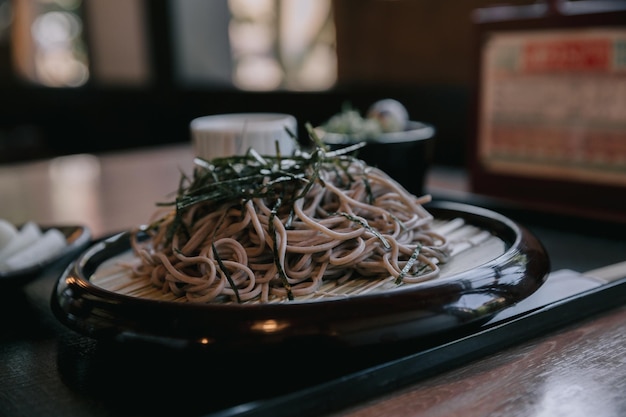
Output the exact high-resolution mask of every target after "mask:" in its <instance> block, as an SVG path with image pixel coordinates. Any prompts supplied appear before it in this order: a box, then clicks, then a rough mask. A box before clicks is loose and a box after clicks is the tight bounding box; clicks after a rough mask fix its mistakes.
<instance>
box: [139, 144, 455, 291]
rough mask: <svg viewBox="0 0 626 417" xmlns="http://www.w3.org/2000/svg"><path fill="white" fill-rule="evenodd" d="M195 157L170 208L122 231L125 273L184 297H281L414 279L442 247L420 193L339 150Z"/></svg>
mask: <svg viewBox="0 0 626 417" xmlns="http://www.w3.org/2000/svg"><path fill="white" fill-rule="evenodd" d="M196 162H197V166H196V168H195V169H194V176H193V179H189V178H186V177H184V178H183V179H184V181H182V182H181V188H180V190H179V192H178V197H177V199H176V202H175V203H172V204H175V208H174V209H172V208H171V207H169V208H163V207H162V208H161V209H159V210H157V211H156V212H155V214H154V218H153V221H152V222H151V223H150V225H149V226H146V227H143V228H138V229H137V230H134V231H133V234H132V236H133V238H132V239H131V242H132V248H133V251H134V252H135V254H136V255H137V257H138V258H139V259H140V260H141V262H140V263H139V264H138V265H136V266H135V267H134V274H136V276H137V277H138V278H140V279H146V280H149V281H150V282H151V283H152V285H155V286H157V287H160V288H162V290H163V291H164V292H171V293H173V294H174V295H175V296H179V297H186V299H187V300H188V301H190V302H198V303H208V302H248V301H252V300H254V301H257V302H264V303H265V302H270V301H276V300H280V301H284V300H293V299H297V297H301V296H305V295H309V294H316V293H318V292H320V288H321V287H322V284H323V283H327V282H328V281H330V280H334V281H336V282H337V284H338V285H341V284H343V283H345V282H347V281H348V280H353V279H367V280H388V281H390V282H392V283H395V285H408V284H414V283H418V282H422V281H425V280H431V279H434V278H436V277H437V276H438V274H439V266H438V264H439V263H441V262H445V261H446V259H447V257H448V256H449V251H448V245H447V242H446V238H445V236H441V235H439V234H437V233H435V232H433V231H432V230H431V228H430V225H431V223H432V221H433V217H432V215H431V214H430V213H429V212H428V211H427V210H426V209H425V208H424V207H423V206H422V205H423V204H424V203H426V202H428V201H430V196H427V195H426V196H421V197H416V196H414V195H412V194H410V193H409V192H407V191H406V190H405V189H404V188H403V187H402V186H400V185H399V184H398V183H397V182H396V181H394V180H393V179H392V178H390V177H389V176H388V175H387V174H386V173H384V172H382V171H381V170H379V169H377V168H374V167H371V166H368V165H366V164H365V163H364V162H363V161H360V160H358V159H356V158H353V157H351V156H348V155H346V154H345V153H344V154H342V153H341V152H337V153H333V152H326V151H325V150H324V149H321V148H320V149H318V150H317V151H315V152H313V153H311V154H304V153H302V154H300V155H298V156H294V157H291V158H284V159H283V158H280V157H279V156H277V157H268V156H260V155H258V154H256V153H255V152H254V151H253V150H252V151H251V152H250V153H249V154H248V155H246V156H245V157H239V158H230V159H229V158H221V159H215V160H213V161H204V160H196ZM166 207H167V206H166ZM142 234H148V235H149V238H148V239H139V236H140V235H142Z"/></svg>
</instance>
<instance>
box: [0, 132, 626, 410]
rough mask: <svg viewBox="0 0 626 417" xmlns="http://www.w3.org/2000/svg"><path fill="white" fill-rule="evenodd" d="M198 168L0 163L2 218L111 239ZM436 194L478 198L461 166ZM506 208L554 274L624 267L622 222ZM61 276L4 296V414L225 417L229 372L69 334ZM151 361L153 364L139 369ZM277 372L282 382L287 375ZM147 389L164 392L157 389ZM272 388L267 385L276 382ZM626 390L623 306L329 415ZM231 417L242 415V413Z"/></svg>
mask: <svg viewBox="0 0 626 417" xmlns="http://www.w3.org/2000/svg"><path fill="white" fill-rule="evenodd" d="M191 164H192V153H191V148H190V147H189V146H187V145H184V144H183V145H173V146H166V147H160V148H150V149H138V150H130V151H126V152H120V153H111V154H105V155H99V156H94V155H72V156H67V157H62V158H56V159H52V160H41V161H35V162H28V163H19V164H8V165H0V217H1V218H5V219H8V220H10V221H12V222H14V223H23V222H25V221H28V220H34V221H36V222H38V223H40V224H48V225H58V224H82V225H86V226H88V227H89V228H90V230H91V231H92V234H93V236H94V237H95V238H98V237H103V236H106V235H109V234H111V233H115V232H118V231H122V230H125V229H128V228H130V227H132V226H134V225H137V224H142V223H145V222H146V220H147V219H148V217H149V216H150V215H151V214H152V212H153V211H154V209H155V203H156V202H158V201H164V200H168V199H170V198H171V197H172V194H171V193H172V192H173V191H175V190H176V187H177V185H178V181H179V178H180V175H181V172H189V169H190V167H191ZM427 191H429V192H431V193H432V194H433V196H436V197H437V196H440V197H442V198H453V199H461V200H469V201H473V202H480V201H482V200H473V198H474V196H472V195H471V194H468V193H467V181H466V177H465V176H464V174H463V172H462V171H461V170H456V169H448V168H445V167H434V168H433V170H432V172H431V173H430V176H429V178H428V183H427ZM502 208H503V209H506V210H507V213H511V215H514V216H519V219H520V220H521V221H523V222H527V223H526V225H527V226H528V228H529V229H531V231H533V232H534V233H535V234H536V235H537V236H538V237H539V238H540V240H542V242H543V243H544V245H545V246H546V248H547V250H548V253H549V255H550V256H551V260H552V268H553V270H556V269H561V268H572V269H575V270H579V271H585V270H588V269H593V268H598V267H601V266H603V265H606V264H610V263H614V262H619V261H624V260H626V242H625V239H623V238H620V237H619V234H620V233H619V229H623V225H616V226H615V228H614V229H617V231H618V233H616V230H611V231H609V232H605V231H600V230H599V229H593V230H596V231H597V233H596V232H594V231H591V232H590V231H589V230H587V229H585V228H578V227H569V228H565V229H564V228H563V226H562V225H559V224H552V223H551V222H550V221H544V220H545V219H546V218H545V217H542V216H541V215H535V214H534V215H532V216H529V215H528V213H525V212H524V211H523V210H516V208H513V210H512V211H508V210H509V209H511V207H508V206H506V207H505V206H502ZM568 224H570V225H571V223H568ZM580 230H584V232H583V233H581V232H580ZM61 271H62V270H55V271H50V272H49V273H47V274H45V276H42V277H41V278H40V279H37V280H35V281H33V282H31V283H29V284H27V285H26V286H24V287H23V288H18V289H14V290H10V291H3V292H2V293H1V295H0V297H1V300H0V312H1V313H2V321H1V322H2V324H1V326H2V327H1V331H0V415H7V416H43V415H50V416H58V417H62V416H124V415H129V416H130V415H133V416H142V415H161V414H162V415H170V414H171V413H173V412H175V413H176V415H180V416H201V415H220V414H219V413H217V414H210V413H207V410H209V409H210V408H203V406H202V400H201V399H200V400H198V396H200V398H201V397H202V395H203V392H207V391H206V390H210V389H211V388H210V387H211V386H214V384H216V383H219V381H220V379H219V378H220V372H227V369H226V371H224V370H221V371H217V369H216V368H210V367H207V366H206V365H198V367H197V372H202V375H199V379H198V381H199V382H194V383H193V384H191V383H190V382H189V381H188V379H190V378H192V377H198V375H197V374H195V372H194V369H190V368H193V366H191V367H189V364H188V363H187V364H186V367H185V369H179V368H177V367H176V361H181V363H183V362H184V358H183V357H171V356H169V357H161V356H159V355H160V353H161V352H160V351H151V350H150V347H149V346H148V347H142V348H141V349H139V351H136V350H135V351H132V352H131V351H129V350H126V349H125V348H124V347H123V346H122V347H119V346H110V345H106V344H103V343H99V342H98V341H94V340H91V339H89V338H86V337H84V336H81V335H78V334H76V333H75V332H73V331H71V330H69V329H67V328H66V327H64V326H63V325H62V324H60V323H59V322H58V321H57V320H56V319H55V318H54V317H53V315H52V313H51V312H50V310H49V300H50V294H51V291H52V288H53V286H54V283H55V280H56V278H57V277H58V275H59V274H60V272H61ZM583 316H584V315H583ZM133 355H135V356H133ZM141 355H145V357H146V358H150V360H153V361H154V366H150V365H149V363H152V362H145V363H142V362H141V360H136V359H137V358H139V357H141ZM183 356H184V355H183ZM222 365H224V366H225V367H226V368H228V365H227V364H222ZM276 372H277V375H280V373H281V368H280V366H277V368H276ZM141 373H145V375H144V376H140V374H141ZM98 375H102V376H101V378H100V377H99V376H98ZM163 375H165V376H166V377H163ZM150 378H156V379H155V380H156V381H158V382H159V385H157V384H154V383H152V384H151V383H150ZM159 378H160V379H159ZM241 378H242V383H241V386H234V387H233V390H237V389H254V388H253V387H252V388H251V387H248V386H246V382H245V381H246V380H247V378H246V376H245V375H242V376H241ZM258 379H259V378H258V376H257V379H255V380H258ZM260 380H261V381H263V378H260ZM271 380H272V377H270V376H268V378H267V382H266V383H267V384H270V383H271ZM153 382H154V381H153ZM142 384H145V385H144V386H142ZM198 384H199V385H198ZM203 384H205V385H203ZM181 387H189V391H186V389H187V388H184V389H181ZM624 392H626V307H622V306H616V307H612V308H609V309H607V310H606V311H601V312H596V313H595V314H590V315H589V316H588V317H583V318H582V319H581V320H577V321H576V322H573V323H568V324H566V325H564V326H561V327H559V328H557V329H553V330H551V331H549V332H547V333H544V334H541V335H533V336H532V337H529V338H528V339H527V340H524V341H521V342H520V343H515V344H514V345H512V346H505V347H503V348H502V349H496V350H494V351H493V352H492V353H491V354H488V355H484V356H481V357H477V358H474V359H472V360H468V361H459V362H458V363H453V364H451V365H450V366H449V367H448V368H447V369H443V370H441V372H438V373H436V374H434V375H428V376H427V377H424V378H416V379H415V380H413V381H408V382H407V383H406V384H404V385H402V386H400V387H397V388H396V389H394V390H392V391H390V392H381V393H380V395H374V396H372V397H371V398H370V399H369V400H367V399H365V400H364V401H359V402H358V403H356V404H344V405H343V406H342V407H341V408H340V409H335V408H333V407H331V406H329V407H328V409H327V410H326V411H327V412H325V414H326V415H333V416H339V415H341V416H354V417H356V416H361V417H365V416H380V415H384V416H402V417H406V416H418V415H419V416H464V417H471V416H486V415H489V416H507V417H511V416H568V417H572V416H589V415H594V416H596V417H600V416H623V415H626V397H625V396H624V395H623V394H624ZM186 393H187V394H188V395H186ZM191 397H194V398H191ZM318 401H320V403H321V404H323V403H324V401H325V400H324V399H318ZM292 407H293V408H292V409H290V410H283V413H282V414H283V415H292V412H293V415H304V414H306V413H301V412H298V407H297V405H296V406H293V405H292ZM320 409H325V407H323V406H321V407H320ZM240 411H241V412H242V413H243V411H244V410H243V409H241V410H240ZM221 415H233V414H232V410H231V411H230V414H221Z"/></svg>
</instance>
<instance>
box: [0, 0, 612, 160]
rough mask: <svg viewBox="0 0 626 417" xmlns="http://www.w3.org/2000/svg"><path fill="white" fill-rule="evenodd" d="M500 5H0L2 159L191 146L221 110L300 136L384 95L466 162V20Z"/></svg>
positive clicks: (470, 45) (448, 153)
mask: <svg viewBox="0 0 626 417" xmlns="http://www.w3.org/2000/svg"><path fill="white" fill-rule="evenodd" d="M502 3H503V2H502V0H464V1H462V2H459V1H439V0H211V1H204V0H169V1H168V0H158V1H148V0H0V163H6V162H15V161H20V160H27V159H36V158H42V157H49V156H55V155H64V154H70V153H79V152H105V151H109V150H117V149H122V148H131V147H143V146H151V145H159V144H167V143H173V142H186V141H189V140H190V138H189V128H188V124H189V122H190V120H192V119H193V118H195V117H198V116H203V115H210V114H217V113H231V112H248V111H253V112H282V113H289V114H292V115H294V116H295V117H296V118H297V119H298V122H299V124H300V128H301V129H303V126H304V124H305V123H306V122H310V123H312V124H313V125H317V124H320V123H322V122H324V121H325V120H327V119H328V118H329V117H331V116H332V115H333V114H335V113H337V112H339V111H340V110H341V107H342V105H343V104H345V103H350V104H351V105H352V106H353V107H355V108H357V109H360V110H362V111H363V112H364V111H366V109H367V107H368V106H369V105H370V104H372V103H373V102H374V101H376V100H379V99H383V98H394V99H397V100H399V101H400V102H402V103H403V104H404V105H405V106H406V108H407V110H408V111H409V115H410V117H411V119H413V120H419V121H424V122H428V123H431V124H433V125H435V126H436V128H437V147H436V149H435V163H437V164H443V165H452V166H459V165H464V164H465V163H466V159H467V146H468V137H469V136H470V135H471V133H472V132H471V130H472V123H471V122H472V114H471V113H472V97H473V89H474V88H475V84H476V83H475V82H474V80H475V78H474V77H475V75H474V74H473V72H474V71H475V68H476V57H477V51H476V40H475V36H476V25H475V22H474V21H473V19H472V16H474V14H475V12H476V10H477V9H483V8H487V7H490V6H501V5H502ZM542 3H544V2H541V1H535V0H532V1H531V0H515V1H513V0H511V1H507V2H506V4H508V5H513V6H525V5H529V6H532V5H537V4H542ZM581 3H582V2H581ZM584 3H590V1H585V2H584ZM596 3H598V4H603V3H607V2H606V1H597V2H596ZM609 3H610V2H609ZM300 133H301V135H302V134H303V132H302V131H301V132H300Z"/></svg>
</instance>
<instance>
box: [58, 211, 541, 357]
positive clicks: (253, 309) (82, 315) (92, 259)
mask: <svg viewBox="0 0 626 417" xmlns="http://www.w3.org/2000/svg"><path fill="white" fill-rule="evenodd" d="M427 209H428V210H429V211H430V212H431V213H432V214H433V215H434V216H435V218H436V219H444V220H448V219H461V220H462V221H463V222H464V223H465V224H467V225H470V226H472V227H476V228H478V229H480V230H483V231H486V232H487V234H489V235H490V236H491V238H494V239H497V240H499V241H501V243H502V247H503V249H502V251H499V252H497V253H495V252H494V253H493V255H491V256H488V259H487V260H485V261H480V263H479V264H475V265H471V262H470V265H471V266H470V267H468V268H457V269H456V270H454V269H451V270H450V271H452V272H449V273H448V274H447V275H445V274H444V275H442V277H441V278H437V279H435V280H432V281H428V282H425V283H421V284H415V285H409V286H404V287H401V288H399V289H396V290H391V291H385V292H378V293H369V294H363V295H356V296H352V297H344V298H336V299H326V300H315V301H309V302H283V303H276V304H272V303H270V304H194V303H186V302H185V303H182V302H177V301H163V300H156V299H150V298H144V297H136V296H129V295H126V294H122V293H119V292H116V291H111V290H109V289H105V288H102V287H101V286H98V285H94V283H93V282H92V281H90V278H91V277H92V276H93V275H94V273H95V272H96V271H97V270H98V268H99V267H100V266H101V265H102V264H103V263H105V262H109V261H110V260H111V259H114V258H115V257H118V256H120V255H121V254H124V253H129V251H130V242H129V235H128V233H120V234H117V235H115V236H112V237H110V238H108V239H105V240H102V241H99V242H96V243H94V244H93V245H92V246H91V247H89V248H88V249H87V250H86V251H85V252H83V253H82V254H81V255H80V256H79V258H78V259H76V261H75V262H74V263H73V264H71V265H70V266H69V267H68V268H67V269H66V270H65V272H64V273H63V274H62V275H61V277H60V278H59V279H58V281H57V283H56V286H55V288H54V290H53V294H52V299H51V306H52V310H53V312H54V314H55V316H56V317H57V318H58V319H59V320H60V321H61V322H62V323H64V324H65V325H66V326H68V327H69V328H71V329H73V330H75V331H77V332H79V333H81V334H84V335H86V336H89V337H92V338H96V339H107V340H117V341H126V342H128V341H141V342H148V343H158V344H163V345H167V346H171V347H175V348H192V347H193V348H201V349H205V348H215V349H222V348H224V349H226V350H229V349H239V348H242V349H246V348H249V347H252V346H254V347H270V348H271V347H273V346H278V345H282V346H285V345H288V346H293V345H296V344H304V345H309V346H311V345H316V346H324V347H330V348H349V349H351V348H357V347H365V346H380V345H382V344H389V343H398V342H405V341H409V340H418V341H419V340H420V339H428V338H432V337H433V336H434V335H441V334H446V333H450V332H454V331H457V330H458V329H461V328H467V327H468V326H470V327H471V326H473V325H476V326H479V325H480V324H483V323H485V322H486V321H487V320H488V319H489V318H491V317H492V316H493V315H494V314H496V313H498V312H500V311H502V310H503V309H505V308H507V307H509V306H512V305H514V304H515V303H517V302H519V301H520V300H523V299H524V298H526V297H528V296H529V295H530V294H532V293H533V292H534V291H535V290H537V289H538V288H539V287H540V286H541V285H542V284H543V282H544V281H545V279H546V277H547V274H548V272H549V270H550V265H549V259H548V256H547V253H546V251H545V249H544V247H543V245H542V244H541V242H539V241H538V240H537V239H536V237H534V236H533V235H532V234H531V233H530V232H529V231H528V230H526V229H525V228H524V227H522V226H520V225H519V224H517V223H516V222H514V221H512V220H510V219H508V218H507V217H504V216H502V215H500V214H498V213H495V212H493V211H489V210H486V209H482V208H479V207H475V206H470V205H464V204H456V203H449V202H433V203H431V204H429V205H428V206H427ZM478 245H479V244H478ZM483 252H484V251H483ZM442 271H443V269H442Z"/></svg>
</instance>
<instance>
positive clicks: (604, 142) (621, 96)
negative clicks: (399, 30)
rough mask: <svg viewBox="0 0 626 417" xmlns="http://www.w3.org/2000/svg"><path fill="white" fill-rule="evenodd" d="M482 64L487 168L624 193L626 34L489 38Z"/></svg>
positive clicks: (558, 32)
mask: <svg viewBox="0 0 626 417" xmlns="http://www.w3.org/2000/svg"><path fill="white" fill-rule="evenodd" d="M480 58H481V60H482V63H481V67H482V69H483V70H482V72H481V80H480V85H481V88H482V90H481V102H480V106H481V107H480V111H479V117H480V120H479V131H478V135H479V136H478V142H477V145H478V149H477V152H478V154H477V157H478V159H479V163H480V164H481V165H482V167H483V169H485V170H486V171H488V172H493V173H497V174H512V175H517V176H524V177H534V178H544V179H557V180H559V179H561V180H570V181H576V182H581V183H591V184H593V183H597V184H603V185H607V184H612V185H616V186H626V28H585V29H582V30H581V29H569V30H567V29H546V30H538V31H531V32H529V31H510V32H504V33H491V34H489V35H488V36H487V37H486V40H485V42H484V44H483V48H482V51H481V57H480Z"/></svg>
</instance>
